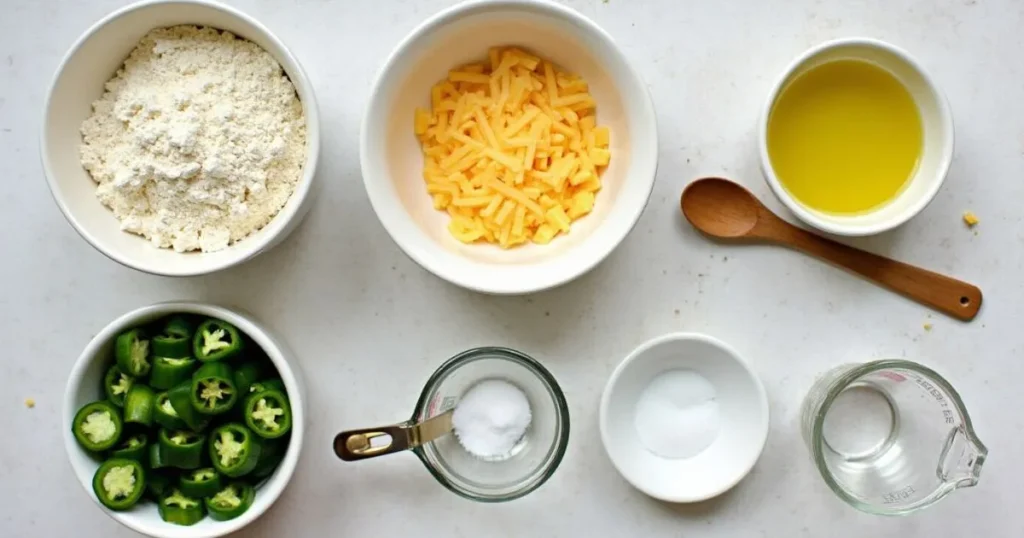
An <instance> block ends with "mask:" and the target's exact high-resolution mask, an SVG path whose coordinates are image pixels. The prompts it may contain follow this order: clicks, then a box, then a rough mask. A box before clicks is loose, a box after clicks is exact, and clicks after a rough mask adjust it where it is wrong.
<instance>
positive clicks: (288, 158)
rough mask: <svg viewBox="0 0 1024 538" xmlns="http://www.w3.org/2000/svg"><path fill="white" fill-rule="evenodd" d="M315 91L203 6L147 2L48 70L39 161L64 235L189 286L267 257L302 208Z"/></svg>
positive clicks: (290, 64)
mask: <svg viewBox="0 0 1024 538" xmlns="http://www.w3.org/2000/svg"><path fill="white" fill-rule="evenodd" d="M318 150H319V119H318V113H317V105H316V98H315V96H314V95H313V87H312V85H311V84H310V83H309V81H308V80H307V79H306V76H305V74H304V73H303V70H302V68H301V66H300V65H299V63H298V61H297V60H296V59H295V57H294V56H293V55H292V54H291V53H290V52H289V50H288V49H287V48H286V47H285V45H284V44H283V43H282V42H281V41H280V40H279V39H277V38H276V37H275V36H274V35H273V34H271V32H270V31H269V30H268V29H267V28H266V27H264V26H263V25H262V24H260V23H259V22H258V21H256V20H254V19H252V18H251V17H249V16H247V15H245V14H244V13H241V12H239V11H236V10H235V9H233V8H231V7H228V6H225V5H222V4H219V3H216V2H213V1H210V0H144V1H142V2H139V3H136V4H132V5H129V6H126V7H124V8H121V9H119V10H117V11H115V12H114V13H111V14H110V15H108V16H107V17H105V18H104V19H103V20H101V21H99V22H97V23H96V24H95V25H93V26H92V27H91V28H89V29H88V30H87V31H86V32H85V33H84V34H83V35H82V37H80V38H79V39H78V41H77V42H76V43H75V44H74V45H73V46H72V47H71V49H70V50H69V51H68V53H67V55H66V56H65V58H64V60H63V61H62V63H61V65H60V66H59V67H58V69H57V73H56V75H55V76H54V80H53V83H52V85H51V87H50V90H49V94H48V95H47V99H46V106H45V113H44V117H43V128H42V137H41V140H40V153H41V157H42V162H43V168H44V170H45V172H46V177H47V180H48V183H49V186H50V190H51V192H52V193H53V197H54V200H55V201H56V202H57V205H58V206H59V207H60V209H61V211H62V212H63V213H64V215H65V217H66V218H67V219H68V222H70V223H71V225H72V226H73V227H74V228H75V230H76V231H77V232H78V233H79V234H80V235H81V236H82V237H83V238H84V239H86V240H87V241H88V242H89V243H91V244H92V245H93V246H94V247H95V248H96V249H97V250H99V251H100V252H102V253H103V254H105V255H107V256H108V257H110V258H111V259H113V260H115V261H117V262H119V263H121V264H123V265H125V266H128V267H132V268H135V269H138V270H141V271H145V272H148V273H153V274H160V275H167V276H190V275H199V274H205V273H210V272H214V271H218V270H221V269H225V268H227V267H231V266H233V265H236V264H238V263H242V262H244V261H246V260H248V259H251V258H253V257H255V256H256V255H258V254H260V253H262V252H265V251H267V250H269V249H270V248H271V247H272V246H274V245H276V244H277V243H279V242H280V241H281V240H282V239H284V238H285V237H287V236H288V235H289V234H290V233H291V231H292V230H294V229H295V228H296V226H297V225H298V224H299V222H301V220H302V218H303V216H304V215H305V214H306V212H307V210H308V209H309V207H310V205H311V202H312V197H311V196H309V193H310V189H311V187H312V185H313V177H314V174H315V171H316V164H317V157H318V152H319V151H318Z"/></svg>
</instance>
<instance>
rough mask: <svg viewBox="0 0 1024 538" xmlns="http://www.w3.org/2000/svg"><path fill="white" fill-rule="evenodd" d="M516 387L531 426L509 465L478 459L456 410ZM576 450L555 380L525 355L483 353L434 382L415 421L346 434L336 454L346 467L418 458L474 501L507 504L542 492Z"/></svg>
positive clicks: (441, 371)
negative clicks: (473, 395) (487, 384)
mask: <svg viewBox="0 0 1024 538" xmlns="http://www.w3.org/2000/svg"><path fill="white" fill-rule="evenodd" d="M490 379H498V380H503V381H506V382H508V383H511V384H513V385H515V386H516V387H517V388H519V389H520V390H521V391H522V392H523V394H524V395H525V396H526V398H527V400H528V401H529V404H530V411H531V414H532V420H531V422H530V425H529V427H528V428H527V430H526V433H525V434H524V435H523V437H522V438H521V440H520V441H519V442H518V443H517V444H516V446H515V447H514V448H513V449H512V452H511V454H510V455H509V457H507V458H502V459H501V460H499V461H489V460H485V459H481V458H479V457H476V456H473V455H472V454H470V453H469V452H467V451H466V450H465V449H464V448H463V447H462V445H460V444H459V441H458V439H456V438H455V435H452V434H450V432H451V430H452V423H451V416H452V410H453V409H454V408H455V407H456V405H458V402H459V399H460V398H461V397H462V396H463V395H464V394H466V392H467V391H468V390H469V389H470V388H472V387H473V386H475V385H477V384H478V383H480V382H481V381H485V380H490ZM568 442H569V406H568V404H567V403H566V401H565V395H564V394H563V393H562V389H561V388H560V387H559V386H558V382H557V381H555V378H554V376H552V375H551V373H550V372H548V370H547V369H546V368H544V366H543V365H541V364H540V363H539V362H537V361H536V360H535V359H533V358H531V357H529V356H527V355H526V354H523V353H520V352H518V351H515V350H512V349H507V348H500V347H482V348H475V349H470V350H468V351H464V352H462V353H460V354H458V355H456V356H454V357H452V358H451V359H448V360H447V361H445V363H444V364H442V365H441V366H440V367H439V368H438V369H437V371H435V372H434V374H433V375H431V376H430V379H428V380H427V383H426V386H424V387H423V392H422V393H421V394H420V398H419V401H417V402H416V409H415V410H414V411H413V415H412V418H410V419H409V420H408V421H406V422H402V423H399V424H395V425H391V426H382V427H377V428H364V429H359V430H349V431H344V432H341V433H339V434H338V435H337V436H336V437H335V438H334V451H335V453H336V454H337V455H338V457H339V458H341V459H343V460H346V461H353V460H359V459H367V458H372V457H377V456H383V455H385V454H391V453H394V452H401V451H405V450H411V451H412V452H413V453H414V454H416V456H417V457H419V459H420V461H422V462H423V465H424V466H426V468H427V470H428V471H430V474H431V475H432V476H433V477H434V478H436V479H437V481H438V482H440V483H441V485H443V486H444V487H446V488H448V489H449V490H451V491H453V492H455V493H457V494H459V495H461V496H463V497H466V498H468V499H471V500H474V501H481V502H502V501H509V500H512V499H516V498H519V497H522V496H524V495H526V494H528V493H530V492H532V491H534V490H535V489H537V488H539V487H540V486H541V485H542V484H544V482H546V481H547V480H548V478H550V477H551V476H552V475H553V474H554V472H555V470H556V469H557V468H558V465H559V464H560V463H561V462H562V457H563V456H564V455H565V449H566V446H567V445H568Z"/></svg>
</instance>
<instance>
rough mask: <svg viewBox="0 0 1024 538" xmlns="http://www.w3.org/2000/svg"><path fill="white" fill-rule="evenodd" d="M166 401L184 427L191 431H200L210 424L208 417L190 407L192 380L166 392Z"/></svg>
mask: <svg viewBox="0 0 1024 538" xmlns="http://www.w3.org/2000/svg"><path fill="white" fill-rule="evenodd" d="M167 401H169V402H171V408H172V409H174V412H175V413H177V414H178V418H180V419H181V420H182V421H183V422H184V423H185V425H186V426H188V427H189V428H190V429H192V430H193V431H197V432H198V431H202V430H203V429H204V428H206V426H207V424H209V423H210V417H208V416H205V415H202V414H199V413H198V412H197V411H196V409H195V407H193V406H192V380H191V379H190V380H188V381H185V382H183V383H181V384H179V385H176V386H175V387H173V388H171V390H169V391H167Z"/></svg>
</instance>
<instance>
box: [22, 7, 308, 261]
mask: <svg viewBox="0 0 1024 538" xmlns="http://www.w3.org/2000/svg"><path fill="white" fill-rule="evenodd" d="M157 4H186V5H188V4H192V5H199V6H204V7H209V8H213V9H217V10H220V11H222V12H224V13H226V14H228V15H230V16H232V17H235V18H237V19H239V20H241V21H242V22H244V23H245V24H248V25H250V26H252V27H253V28H254V29H255V30H256V31H257V32H260V33H262V34H263V35H264V36H265V37H266V39H267V40H268V41H271V42H273V43H274V44H275V45H276V46H277V47H278V48H280V50H281V56H282V57H283V59H284V60H285V62H282V61H281V60H278V58H276V57H275V58H274V59H275V60H277V61H278V63H279V64H282V65H281V69H282V70H284V72H285V74H286V75H287V76H288V79H289V80H291V81H292V84H293V85H295V86H296V88H298V87H299V86H301V87H302V90H303V93H305V94H306V97H304V98H301V99H300V102H302V110H303V113H304V114H305V116H306V161H305V164H304V166H303V171H302V177H301V178H300V179H299V182H298V184H297V185H296V186H295V191H294V192H292V195H291V196H290V197H289V198H288V202H285V206H284V207H282V208H281V210H280V211H278V213H277V214H276V215H274V217H273V218H272V219H271V220H270V222H269V223H267V225H266V226H264V227H263V228H261V229H260V231H262V230H266V231H267V233H266V234H264V235H263V237H261V238H259V239H254V238H252V237H246V238H244V239H242V240H240V241H238V242H237V243H235V244H234V245H232V246H231V247H230V248H233V249H235V250H234V251H233V252H232V254H234V255H233V256H231V257H228V258H226V259H225V260H224V261H221V262H218V263H211V262H205V263H197V264H196V266H195V267H184V268H182V269H180V270H169V269H167V268H165V267H161V266H159V265H157V264H149V263H138V262H136V261H133V260H130V259H129V258H128V257H126V256H124V255H122V254H121V253H120V252H117V251H116V250H113V249H107V248H105V247H103V246H101V245H100V243H99V242H98V241H96V240H95V239H94V238H93V237H92V234H91V233H90V232H89V231H88V230H87V229H86V228H85V227H84V226H83V225H82V223H81V222H79V220H78V218H77V217H76V216H75V215H74V214H73V213H72V211H71V210H70V208H69V207H68V205H67V203H65V201H64V194H62V193H60V192H59V191H60V189H59V187H58V185H57V181H56V180H55V179H54V178H53V177H54V174H53V170H52V169H51V167H50V163H49V159H48V158H47V154H48V153H49V152H48V150H47V147H48V145H47V142H46V141H47V138H48V137H47V132H48V129H47V124H48V122H47V118H48V117H49V116H50V99H51V98H52V97H53V90H54V87H55V86H56V85H57V80H58V79H60V76H61V74H62V73H63V72H64V68H65V67H66V66H67V64H68V62H69V61H70V60H71V57H72V56H74V55H75V53H77V52H78V50H79V49H80V48H81V47H82V44H83V43H85V42H86V40H88V39H89V38H91V37H92V36H93V35H94V34H96V33H97V32H99V31H100V30H101V29H102V28H103V27H104V26H106V25H107V24H109V23H111V22H112V21H114V20H116V19H119V18H121V17H123V16H125V15H127V14H129V13H131V12H133V11H138V10H140V9H145V8H148V7H152V6H154V5H157ZM154 28H157V27H156V26H154ZM218 30H219V28H218ZM239 37H243V36H239ZM243 39H244V37H243ZM267 53H268V54H270V51H267ZM272 56H273V55H272ZM283 63H289V64H291V66H290V69H286V68H285V66H284V65H283ZM111 75H113V73H111ZM296 93H297V92H296ZM97 97H99V96H97ZM319 157H320V113H319V107H318V105H317V101H316V95H315V93H314V91H313V84H312V83H310V81H309V78H308V77H307V76H306V72H305V70H303V69H302V64H300V63H299V60H298V59H297V58H296V57H295V55H294V54H292V51H291V49H289V48H288V47H287V46H286V45H285V44H284V42H283V41H281V40H280V39H278V37H277V36H276V35H275V34H274V33H273V32H271V31H270V30H269V29H268V28H267V27H266V26H264V25H263V24H262V23H260V22H259V21H257V20H256V19H254V18H252V17H250V16H249V15H246V14H245V13H243V12H241V11H239V10H237V9H235V8H233V7H231V6H229V5H226V4H222V3H220V2H216V1H214V0H142V1H141V2H136V3H134V4H129V5H127V6H124V7H122V8H120V9H117V10H116V11H114V12H112V13H110V14H108V15H107V16H105V17H103V18H102V19H100V20H99V21H97V22H96V23H94V24H93V25H92V26H90V27H89V28H88V29H87V30H86V31H85V32H83V33H82V35H80V36H79V37H78V39H76V40H75V42H74V44H73V45H71V48H69V49H68V51H67V52H66V53H65V54H64V57H63V58H61V61H60V64H59V65H58V66H57V70H56V71H55V72H54V74H53V78H52V79H51V80H50V84H49V85H48V86H47V89H46V99H45V100H44V101H43V121H42V129H40V134H39V158H40V160H41V161H42V164H43V175H44V176H45V177H46V184H47V186H48V187H49V188H50V195H51V196H52V197H53V200H54V202H56V203H57V207H59V208H60V212H61V213H62V214H63V215H64V218H65V219H66V220H67V221H68V223H70V224H71V227H72V228H74V229H75V231H76V232H78V235H79V236H81V237H82V239H85V240H86V242H88V243H89V244H90V245H92V247H93V248H95V249H96V250H97V251H99V252H100V253H101V254H103V255H104V256H106V257H107V258H110V259H111V260H113V261H115V262H117V263H119V264H121V265H123V266H125V267H128V268H131V269H135V270H137V271H142V272H144V273H149V274H151V275H159V276H197V275H205V274H210V273H215V272H217V271H221V270H224V269H227V268H229V267H233V266H235V265H238V264H241V263H244V262H246V261H248V260H250V259H252V258H254V257H256V256H257V255H259V254H261V253H263V252H264V251H265V250H267V246H268V245H273V244H274V243H275V242H276V241H277V240H278V238H279V237H280V236H281V234H282V233H283V232H284V231H285V230H286V229H287V228H288V224H289V223H290V222H291V221H292V219H294V218H301V217H302V213H300V210H301V209H302V208H303V207H304V205H305V201H306V197H307V196H308V195H309V193H310V190H311V188H312V185H313V180H314V178H315V176H316V169H317V162H318V160H319ZM86 174H87V175H88V172H86ZM90 180H91V178H90ZM292 199H295V203H291V204H290V203H289V202H291V201H292ZM97 203H99V200H97ZM110 218H111V219H112V220H113V221H114V222H116V217H114V214H113V213H112V212H111V214H110ZM124 233H127V232H124ZM139 240H141V241H145V240H146V239H145V238H144V237H142V236H139ZM181 255H182V256H201V254H198V253H194V252H190V253H181Z"/></svg>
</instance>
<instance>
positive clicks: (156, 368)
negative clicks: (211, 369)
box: [149, 356, 196, 390]
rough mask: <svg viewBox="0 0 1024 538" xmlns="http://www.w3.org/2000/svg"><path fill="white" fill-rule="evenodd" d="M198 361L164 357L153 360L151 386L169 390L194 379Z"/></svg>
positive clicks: (186, 358)
mask: <svg viewBox="0 0 1024 538" xmlns="http://www.w3.org/2000/svg"><path fill="white" fill-rule="evenodd" d="M195 366H196V360H195V359H193V358H191V357H181V358H172V357H163V356H158V357H156V358H154V359H153V370H152V372H150V374H149V384H150V385H152V386H153V388H155V389H160V390H167V389H169V388H171V387H173V386H175V385H177V384H178V383H181V382H182V381H187V380H188V379H191V378H192V372H193V371H194V370H195Z"/></svg>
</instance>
